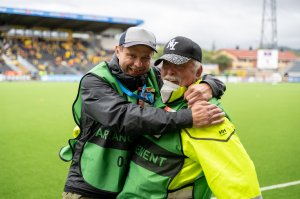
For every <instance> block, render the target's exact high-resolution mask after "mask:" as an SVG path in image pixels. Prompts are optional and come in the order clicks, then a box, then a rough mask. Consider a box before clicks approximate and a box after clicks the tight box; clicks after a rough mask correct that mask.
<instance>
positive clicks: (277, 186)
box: [211, 180, 300, 199]
mask: <svg viewBox="0 0 300 199" xmlns="http://www.w3.org/2000/svg"><path fill="white" fill-rule="evenodd" d="M297 184H300V180H298V181H293V182H287V183H282V184H275V185H270V186H267V187H262V188H260V190H261V191H267V190H272V189H279V188H284V187H289V186H293V185H297ZM211 199H217V198H216V197H212V198H211Z"/></svg>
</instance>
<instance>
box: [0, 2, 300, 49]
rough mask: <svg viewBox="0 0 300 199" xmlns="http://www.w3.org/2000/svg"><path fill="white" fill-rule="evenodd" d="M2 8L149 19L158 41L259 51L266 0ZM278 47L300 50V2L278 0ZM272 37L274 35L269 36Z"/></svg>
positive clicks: (23, 4)
mask: <svg viewBox="0 0 300 199" xmlns="http://www.w3.org/2000/svg"><path fill="white" fill-rule="evenodd" d="M0 6H3V7H13V8H28V9H37V10H45V11H55V12H68V13H76V14H92V15H94V14H96V15H102V16H112V17H125V18H134V19H142V20H144V24H143V25H141V26H142V27H145V28H147V29H149V30H151V31H152V32H154V33H155V35H156V37H157V40H158V41H159V42H162V43H164V42H167V41H168V40H169V39H171V38H172V37H174V36H179V35H180V36H186V37H189V38H191V39H192V40H194V41H196V42H197V43H198V44H199V45H200V46H202V47H203V48H207V49H211V48H212V46H213V43H214V44H215V46H216V48H217V49H220V48H235V47H236V46H237V45H238V46H239V47H240V48H242V49H247V48H249V46H252V47H253V48H257V47H258V46H259V42H260V32H261V26H262V10H263V8H262V7H263V0H206V1H205V0H68V1H67V0H51V1H43V0H22V1H20V0H1V1H0ZM277 32H278V33H277V38H278V45H280V46H288V47H293V48H296V49H300V0H277ZM270 37H271V36H270Z"/></svg>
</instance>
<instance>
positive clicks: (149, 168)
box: [117, 37, 262, 199]
mask: <svg viewBox="0 0 300 199" xmlns="http://www.w3.org/2000/svg"><path fill="white" fill-rule="evenodd" d="M201 61H202V50H201V48H200V46H199V45H198V44H196V43H195V42H193V41H192V40H190V39H188V38H186V37H175V38H173V39H171V40H170V41H169V42H168V43H167V44H166V46H165V48H164V55H163V56H162V57H160V59H158V60H156V62H155V63H154V64H155V65H158V64H160V63H161V62H163V63H162V68H161V76H162V78H163V79H164V85H163V87H162V88H161V97H162V101H160V100H157V101H156V103H155V106H156V107H159V108H164V109H165V110H168V111H170V112H177V111H180V110H181V109H183V108H186V107H187V106H188V104H187V101H185V100H184V97H183V96H184V92H185V91H186V90H187V87H188V86H190V85H192V84H199V82H200V81H201V73H202V65H201ZM162 102H163V103H162ZM210 102H211V103H214V104H216V105H218V106H219V107H221V105H220V103H219V102H218V100H217V99H216V98H213V99H211V100H210ZM186 187H188V188H186ZM210 190H211V191H212V192H213V194H214V195H215V196H216V197H217V198H218V199H233V198H234V199H250V198H251V199H261V198H262V196H261V193H260V188H259V183H258V179H257V175H256V171H255V167H254V164H253V162H252V161H251V159H250V157H249V156H248V154H247V152H246V150H245V149H244V147H243V145H242V144H241V142H240V140H239V138H238V136H237V134H236V129H235V126H234V125H233V124H232V122H230V120H229V117H228V116H227V115H226V117H225V121H224V122H223V123H221V124H216V125H213V126H208V127H202V128H183V129H181V130H180V129H176V130H174V132H173V133H169V132H168V133H165V134H163V135H161V136H160V137H156V136H153V135H144V136H142V137H141V138H139V139H138V140H137V142H136V148H135V151H134V154H133V156H132V160H131V162H130V169H129V173H128V176H127V179H126V182H125V185H124V187H123V190H122V191H121V193H120V194H119V195H118V197H117V198H118V199H128V198H135V199H164V198H168V199H175V198H177V199H179V198H180V199H185V198H196V199H210V198H211V191H210Z"/></svg>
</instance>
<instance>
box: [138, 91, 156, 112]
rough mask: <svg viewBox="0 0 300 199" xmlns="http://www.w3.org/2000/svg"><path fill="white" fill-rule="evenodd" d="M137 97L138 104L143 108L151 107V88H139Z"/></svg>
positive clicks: (152, 101) (153, 97)
mask: <svg viewBox="0 0 300 199" xmlns="http://www.w3.org/2000/svg"><path fill="white" fill-rule="evenodd" d="M138 95H139V96H140V98H139V99H138V100H137V101H138V102H137V103H138V104H139V105H140V106H141V107H142V108H144V107H145V106H153V104H154V99H155V89H154V88H151V87H139V88H138Z"/></svg>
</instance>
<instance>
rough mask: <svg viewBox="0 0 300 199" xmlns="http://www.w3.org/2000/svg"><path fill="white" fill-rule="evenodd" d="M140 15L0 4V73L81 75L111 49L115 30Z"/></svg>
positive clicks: (108, 56) (106, 57)
mask: <svg viewBox="0 0 300 199" xmlns="http://www.w3.org/2000/svg"><path fill="white" fill-rule="evenodd" d="M142 23H143V21H142V20H139V19H128V18H114V17H106V16H92V15H80V14H71V13H56V12H47V11H39V10H29V9H17V8H5V7H0V45H1V48H0V74H1V73H2V74H6V75H7V74H9V75H30V76H32V78H34V79H36V78H37V77H39V76H42V75H44V74H48V75H49V74H68V75H70V74H71V75H82V74H84V73H85V72H87V71H88V70H89V69H90V68H92V67H93V66H94V65H96V64H97V63H99V62H100V61H108V60H110V59H111V56H112V54H113V49H112V46H113V45H114V44H115V42H116V38H115V37H116V35H118V34H120V33H121V32H123V31H124V30H125V29H127V28H128V27H131V26H137V25H140V24H142Z"/></svg>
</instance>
